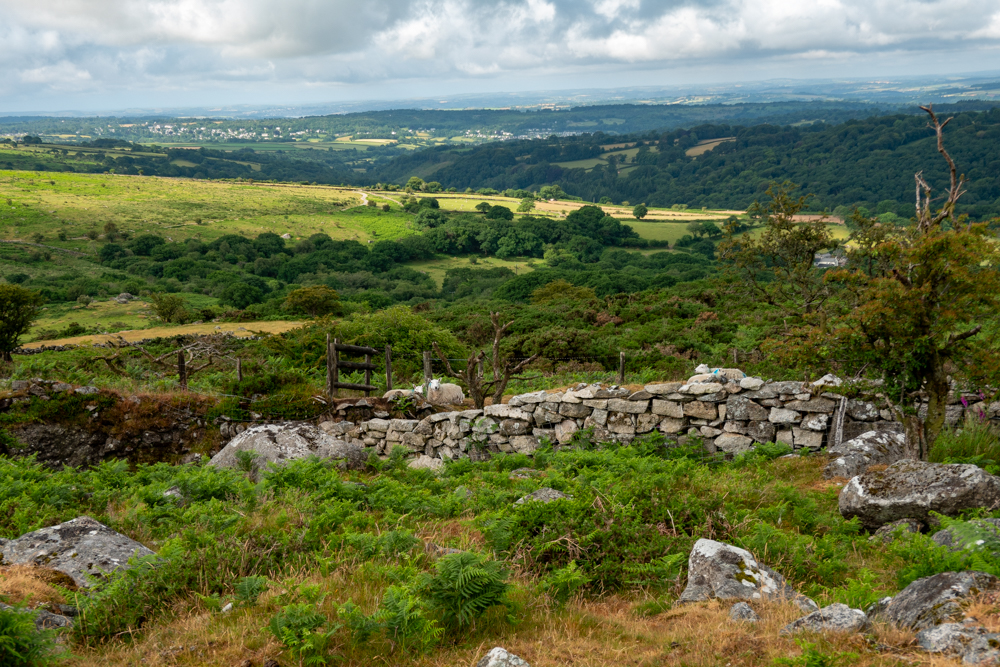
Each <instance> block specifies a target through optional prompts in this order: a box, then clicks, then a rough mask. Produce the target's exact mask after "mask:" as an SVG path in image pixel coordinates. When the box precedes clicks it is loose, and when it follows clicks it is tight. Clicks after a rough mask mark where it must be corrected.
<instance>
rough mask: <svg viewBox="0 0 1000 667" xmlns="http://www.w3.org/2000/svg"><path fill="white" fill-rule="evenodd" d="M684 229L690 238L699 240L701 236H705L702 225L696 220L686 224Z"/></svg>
mask: <svg viewBox="0 0 1000 667" xmlns="http://www.w3.org/2000/svg"><path fill="white" fill-rule="evenodd" d="M684 229H686V230H687V231H688V233H689V234H690V235H691V236H694V237H697V238H701V237H702V236H704V235H705V227H704V224H703V223H701V222H699V221H698V220H694V221H693V222H689V223H687V225H686V226H685V227H684Z"/></svg>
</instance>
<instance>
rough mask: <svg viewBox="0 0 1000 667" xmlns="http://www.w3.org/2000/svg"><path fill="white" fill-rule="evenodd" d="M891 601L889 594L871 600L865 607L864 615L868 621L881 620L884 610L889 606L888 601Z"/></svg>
mask: <svg viewBox="0 0 1000 667" xmlns="http://www.w3.org/2000/svg"><path fill="white" fill-rule="evenodd" d="M891 602H892V597H891V596H888V597H884V598H882V599H880V600H876V601H875V602H872V603H871V604H870V605H868V608H867V609H865V616H867V617H868V620H870V621H874V620H876V619H879V620H881V619H882V618H883V617H884V616H885V610H886V609H888V608H889V603H891Z"/></svg>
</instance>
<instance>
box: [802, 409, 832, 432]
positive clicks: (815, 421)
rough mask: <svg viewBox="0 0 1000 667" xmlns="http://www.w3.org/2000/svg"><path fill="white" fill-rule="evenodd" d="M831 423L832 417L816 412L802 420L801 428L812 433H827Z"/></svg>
mask: <svg viewBox="0 0 1000 667" xmlns="http://www.w3.org/2000/svg"><path fill="white" fill-rule="evenodd" d="M829 421H830V415H828V414H826V413H823V412H814V413H811V414H807V415H806V416H805V417H804V418H803V419H802V423H801V424H800V426H801V427H802V428H804V429H808V430H810V431H826V427H827V425H828V423H829Z"/></svg>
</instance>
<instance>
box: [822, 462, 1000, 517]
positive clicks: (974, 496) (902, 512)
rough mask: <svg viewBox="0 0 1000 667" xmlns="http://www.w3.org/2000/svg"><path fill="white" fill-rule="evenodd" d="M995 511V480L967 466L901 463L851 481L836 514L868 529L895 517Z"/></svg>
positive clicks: (999, 499) (998, 495)
mask: <svg viewBox="0 0 1000 667" xmlns="http://www.w3.org/2000/svg"><path fill="white" fill-rule="evenodd" d="M977 507H986V508H989V507H1000V477H994V476H993V475H990V474H989V473H987V472H986V471H984V470H983V469H982V468H979V467H977V466H974V465H967V464H943V463H927V462H924V461H913V460H910V459H905V460H903V461H899V462H897V463H894V464H892V465H891V466H889V467H888V468H886V469H885V470H880V471H875V472H866V473H864V474H862V475H858V476H857V477H854V478H853V479H851V481H850V482H848V483H847V485H846V486H845V487H844V488H843V490H841V492H840V513H841V514H842V515H843V516H844V518H845V519H851V518H853V517H858V519H859V520H860V521H861V525H863V526H864V527H865V528H868V529H869V530H874V529H876V528H878V527H879V526H882V525H884V524H887V523H890V522H893V521H897V520H899V519H916V520H918V521H922V522H927V520H928V518H929V516H930V512H938V513H939V514H944V515H945V516H954V515H955V514H958V513H959V512H961V511H962V510H966V509H973V508H977Z"/></svg>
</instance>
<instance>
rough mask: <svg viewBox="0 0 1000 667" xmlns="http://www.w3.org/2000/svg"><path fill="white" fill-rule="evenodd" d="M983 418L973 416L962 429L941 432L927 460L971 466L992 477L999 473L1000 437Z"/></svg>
mask: <svg viewBox="0 0 1000 667" xmlns="http://www.w3.org/2000/svg"><path fill="white" fill-rule="evenodd" d="M983 417H985V415H984V416H983ZM983 417H980V416H979V415H972V416H970V417H969V418H968V419H966V421H965V424H964V425H963V427H962V428H960V429H954V430H947V431H943V432H942V433H941V435H939V436H938V439H937V440H936V441H934V446H933V447H932V448H931V451H930V455H929V457H928V458H929V460H930V461H933V462H934V463H972V464H974V465H978V466H979V467H980V468H983V469H984V470H986V471H987V472H989V473H991V474H994V475H997V474H1000V436H998V435H997V432H996V430H995V429H994V428H993V426H991V425H990V423H989V422H988V421H986V420H985V419H984V418H983Z"/></svg>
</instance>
